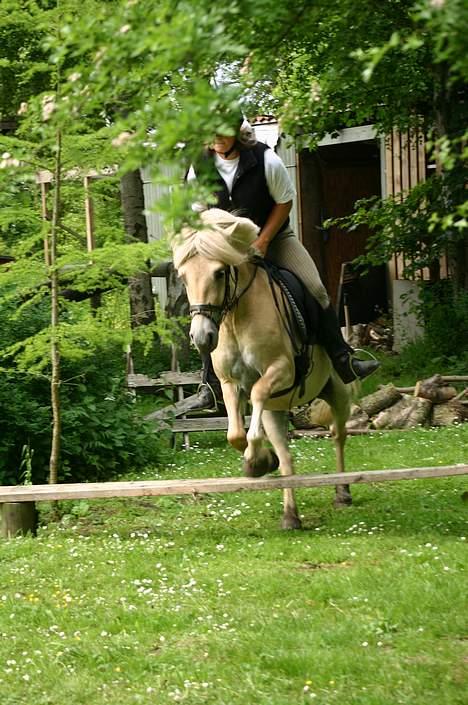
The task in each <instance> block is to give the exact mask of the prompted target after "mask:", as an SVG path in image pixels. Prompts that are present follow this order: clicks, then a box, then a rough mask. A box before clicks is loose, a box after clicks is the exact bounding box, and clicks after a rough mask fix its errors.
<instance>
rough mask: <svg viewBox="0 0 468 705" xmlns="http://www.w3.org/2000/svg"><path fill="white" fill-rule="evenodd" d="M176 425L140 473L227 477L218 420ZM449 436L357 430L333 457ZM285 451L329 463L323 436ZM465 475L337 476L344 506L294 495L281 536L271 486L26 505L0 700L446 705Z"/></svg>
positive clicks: (9, 551)
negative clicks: (293, 512)
mask: <svg viewBox="0 0 468 705" xmlns="http://www.w3.org/2000/svg"><path fill="white" fill-rule="evenodd" d="M192 440H193V442H194V447H193V448H192V449H190V450H189V451H187V452H186V451H183V452H177V453H174V454H169V456H168V463H167V467H165V468H164V469H162V468H159V469H154V468H148V471H147V473H146V474H145V478H146V479H149V478H152V477H154V478H156V477H166V478H187V477H211V476H216V475H219V476H224V475H236V474H238V473H239V472H240V464H239V456H238V455H237V454H236V453H235V452H234V451H232V450H231V449H228V448H227V447H226V444H225V439H224V437H223V434H202V435H201V436H194V437H193V439H192ZM466 440H467V431H466V430H465V428H464V427H460V428H453V429H442V430H441V431H426V430H421V431H415V432H402V433H395V434H393V433H392V434H386V435H384V434H376V435H375V436H371V437H366V438H361V437H355V438H351V439H350V440H349V445H348V467H349V469H357V470H358V469H374V468H375V469H380V468H385V467H412V466H415V467H416V466H418V465H429V464H431V465H439V464H449V463H455V462H461V461H462V460H463V459H464V455H465V454H464V448H465V447H466V443H465V442H466ZM292 447H293V452H294V455H295V459H296V469H297V471H298V472H301V473H306V472H328V471H330V472H331V471H333V469H334V461H333V447H332V442H331V441H330V440H329V439H320V440H316V439H313V440H312V439H301V440H296V441H294V442H293V444H292ZM432 458H433V459H432ZM429 461H430V462H429ZM364 464H366V467H364ZM466 485H467V483H466V479H465V478H447V479H437V480H431V481H429V480H424V481H410V482H396V483H384V484H380V485H379V484H375V485H366V486H364V485H363V486H353V487H352V491H353V496H354V505H353V506H352V507H351V508H350V509H349V510H344V511H336V510H334V509H333V507H332V499H333V488H328V487H324V488H318V489H310V490H302V491H301V492H299V493H298V501H299V510H300V512H301V514H302V515H303V522H304V527H305V528H304V530H303V531H301V532H292V533H284V532H282V531H281V530H280V529H279V520H280V517H281V509H282V508H281V493H280V492H273V491H270V492H249V493H247V492H245V493H238V494H237V493H236V494H225V495H222V494H215V495H206V496H200V497H191V496H184V497H161V498H132V499H109V500H100V501H93V502H91V501H89V502H88V501H86V502H83V503H72V502H67V503H63V504H62V506H61V510H62V512H63V517H62V519H61V521H59V522H58V523H55V522H52V521H50V516H51V515H50V514H49V512H48V511H47V507H44V508H43V511H42V526H41V529H40V531H39V535H38V537H37V538H36V539H32V538H24V539H17V540H12V541H8V542H3V543H2V544H1V545H0V560H1V566H2V570H1V573H0V695H1V701H2V705H26V703H27V704H28V705H29V704H30V703H34V704H35V705H36V704H38V705H63V703H64V702H66V703H69V704H70V705H85V704H86V705H88V703H90V702H92V703H93V704H95V705H104V704H105V703H119V705H129V704H130V703H144V704H146V703H147V704H148V705H149V704H150V703H151V704H153V703H157V704H158V705H159V704H162V705H166V704H170V703H177V702H186V703H190V704H191V705H192V704H193V705H197V704H198V703H204V704H205V703H207V704H209V705H225V704H226V705H245V704H246V703H249V704H250V703H255V705H257V704H258V705H284V704H285V703H288V704H289V703H312V702H313V703H321V704H322V705H338V704H339V705H343V704H345V705H361V704H362V705H369V703H370V704H373V705H395V703H404V704H405V705H406V704H408V705H409V704H411V705H427V702H428V701H430V702H436V703H437V704H438V705H439V704H440V705H461V704H462V703H464V701H465V695H466V693H465V692H464V690H463V683H464V680H463V678H464V667H465V664H464V658H466V655H464V652H463V649H464V645H465V644H466V641H465V640H464V639H465V636H466V613H467V611H466V609H465V606H464V601H465V592H466V590H465V587H466V579H465V575H464V571H465V566H466V536H467V533H468V527H467V523H466V510H465V507H466V505H465V504H464V503H463V501H462V492H463V489H466Z"/></svg>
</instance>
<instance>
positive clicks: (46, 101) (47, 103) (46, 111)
mask: <svg viewBox="0 0 468 705" xmlns="http://www.w3.org/2000/svg"><path fill="white" fill-rule="evenodd" d="M54 110H55V96H53V95H46V96H44V98H43V99H42V119H43V120H44V121H47V120H49V118H50V116H51V115H52V113H53V112H54Z"/></svg>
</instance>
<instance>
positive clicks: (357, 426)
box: [346, 404, 369, 431]
mask: <svg viewBox="0 0 468 705" xmlns="http://www.w3.org/2000/svg"><path fill="white" fill-rule="evenodd" d="M346 428H347V430H348V431H364V430H366V429H368V428H369V417H368V415H367V414H366V412H365V411H363V410H362V409H361V407H360V406H358V405H357V404H353V406H352V407H351V416H350V417H349V419H348V421H347V422H346Z"/></svg>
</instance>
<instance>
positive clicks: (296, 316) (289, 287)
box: [255, 257, 320, 397]
mask: <svg viewBox="0 0 468 705" xmlns="http://www.w3.org/2000/svg"><path fill="white" fill-rule="evenodd" d="M255 264H256V265H257V266H258V267H260V268H261V269H263V270H264V271H265V272H266V274H267V276H268V280H269V282H270V287H271V290H272V293H273V298H274V299H275V304H276V307H277V308H278V309H279V301H278V298H277V295H276V292H275V289H274V287H273V282H274V283H275V284H277V285H278V286H279V288H280V290H281V294H282V299H283V303H285V304H287V305H286V306H285V311H286V319H285V320H283V323H284V325H285V328H286V330H287V332H288V334H289V337H290V338H291V342H292V343H293V348H294V353H295V355H294V361H295V378H294V383H293V385H292V387H291V389H294V388H295V387H301V390H303V388H304V384H305V378H306V377H307V374H308V372H309V368H310V362H311V355H310V353H309V350H308V347H309V346H311V345H314V344H315V343H316V342H317V330H318V324H319V313H320V304H319V303H318V302H317V301H316V299H315V298H314V297H313V296H312V294H311V293H310V291H309V290H308V289H306V287H305V286H304V284H303V283H302V282H301V280H300V279H298V277H297V276H296V275H295V274H293V273H292V272H290V271H289V270H288V269H283V268H282V267H281V268H280V267H277V266H276V265H275V264H273V263H272V262H269V261H268V260H264V259H263V258H261V257H258V258H257V257H256V258H255ZM295 332H298V333H299V344H297V342H296V335H295ZM287 391H289V389H288V390H281V392H277V393H276V394H274V396H275V397H276V396H282V395H283V394H285V393H286V392H287Z"/></svg>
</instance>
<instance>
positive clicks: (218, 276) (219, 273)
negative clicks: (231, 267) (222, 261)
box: [214, 269, 226, 279]
mask: <svg viewBox="0 0 468 705" xmlns="http://www.w3.org/2000/svg"><path fill="white" fill-rule="evenodd" d="M224 276H226V270H225V269H218V270H217V271H216V272H215V273H214V277H215V279H222V278H223V277H224Z"/></svg>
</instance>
